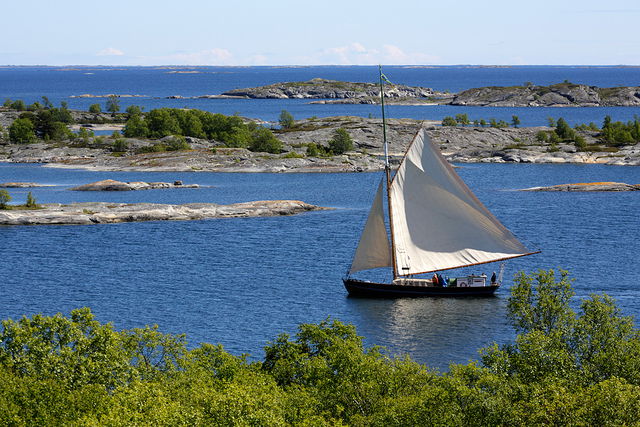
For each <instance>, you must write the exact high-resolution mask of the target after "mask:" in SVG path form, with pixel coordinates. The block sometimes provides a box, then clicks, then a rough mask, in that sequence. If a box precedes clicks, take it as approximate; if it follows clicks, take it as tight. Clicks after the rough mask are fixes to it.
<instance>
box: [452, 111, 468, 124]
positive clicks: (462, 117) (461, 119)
mask: <svg viewBox="0 0 640 427" xmlns="http://www.w3.org/2000/svg"><path fill="white" fill-rule="evenodd" d="M455 120H456V122H457V123H459V124H461V125H462V126H466V125H468V124H469V117H468V116H467V114H466V113H464V114H456V119H455Z"/></svg>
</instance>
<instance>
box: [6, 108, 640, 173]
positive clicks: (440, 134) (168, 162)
mask: <svg viewBox="0 0 640 427" xmlns="http://www.w3.org/2000/svg"><path fill="white" fill-rule="evenodd" d="M1 114H2V113H0V115H1ZM420 126H426V127H427V129H428V134H429V136H430V137H431V138H432V140H433V141H435V142H436V143H437V144H438V145H439V147H440V149H441V151H442V153H443V155H444V156H445V157H446V158H447V160H449V161H450V162H458V163H476V162H491V163H505V162H506V163H599V164H609V165H636V166H638V165H640V144H638V143H635V144H627V145H622V146H619V147H607V146H604V145H603V144H602V142H601V141H600V140H599V139H598V137H597V136H598V132H596V131H579V132H578V133H579V134H580V135H581V136H582V137H583V138H584V140H585V143H586V149H584V150H578V149H577V148H576V145H575V144H574V143H572V142H562V141H561V142H559V143H557V144H554V143H553V142H551V141H549V140H548V139H545V140H540V138H539V135H540V134H541V133H542V134H545V135H549V134H550V133H551V132H553V128H551V127H547V126H539V127H530V128H493V127H472V126H440V122H423V121H420V120H413V119H390V120H388V122H387V137H388V141H389V143H390V147H389V149H390V154H391V156H392V161H394V162H397V161H398V160H399V159H400V158H401V157H402V155H403V153H404V151H405V149H406V147H407V145H408V144H409V142H410V141H411V139H412V138H413V136H414V135H415V133H416V132H417V130H418V128H419V127H420ZM337 129H344V130H345V131H346V132H347V133H348V134H349V135H350V137H351V139H352V140H353V148H352V149H351V150H350V151H348V152H346V153H344V154H340V155H331V156H326V155H322V154H313V153H311V152H309V147H310V145H311V144H314V145H316V146H319V147H325V148H326V147H328V145H329V142H330V140H331V138H332V136H333V135H334V134H335V132H336V130H337ZM273 133H274V135H275V137H276V138H277V139H278V140H279V141H280V142H281V143H282V148H281V150H280V153H265V152H259V151H258V152H255V151H250V150H248V149H246V148H234V147H226V146H225V145H224V144H223V143H221V142H219V141H216V140H210V139H203V138H194V137H185V141H186V143H187V147H188V149H182V150H177V151H159V152H154V151H151V150H149V148H152V147H154V146H155V145H156V144H159V143H162V141H163V140H164V139H161V140H153V139H141V138H124V141H125V143H126V144H127V149H126V151H124V152H120V153H114V151H113V144H114V142H115V139H113V138H109V137H106V138H104V139H103V140H102V142H101V143H98V142H96V141H94V142H92V143H90V144H85V143H76V142H71V143H68V144H61V143H56V142H51V141H49V142H44V141H43V142H37V143H31V144H11V143H4V145H2V144H3V143H2V142H0V161H4V162H15V163H44V164H46V165H47V166H50V167H61V168H70V169H88V170H96V171H157V172H172V171H175V172H185V171H194V172H198V171H208V172H277V173H282V172H367V171H378V170H382V168H383V166H384V164H383V160H382V155H383V149H382V124H381V120H380V119H367V118H362V117H352V116H345V117H326V118H310V119H305V120H299V121H296V122H295V125H294V126H292V127H291V128H289V129H274V130H273ZM167 138H170V137H167ZM545 138H546V137H545Z"/></svg>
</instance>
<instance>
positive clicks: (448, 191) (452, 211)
mask: <svg viewBox="0 0 640 427" xmlns="http://www.w3.org/2000/svg"><path fill="white" fill-rule="evenodd" d="M378 193H379V194H380V189H378ZM390 196H391V206H392V218H391V224H392V232H393V237H394V246H395V247H394V250H395V254H396V262H397V272H396V273H397V274H398V275H408V274H418V273H426V272H431V271H437V270H445V269H449V268H455V267H464V266H470V265H475V264H481V263H486V262H492V261H498V260H503V259H508V258H514V257H518V256H523V255H527V254H530V253H531V252H530V251H529V250H528V249H527V248H526V247H525V246H524V245H523V244H522V243H520V241H518V239H516V237H515V236H514V235H513V234H512V233H511V232H510V231H509V230H507V229H506V228H505V227H504V226H503V225H502V224H500V222H499V221H498V220H497V219H496V218H495V217H494V216H493V215H492V214H491V212H489V210H488V209H487V208H486V207H485V206H484V205H483V204H482V203H481V202H480V201H479V200H478V199H477V197H476V196H475V195H474V194H473V193H472V192H471V190H470V189H469V188H468V187H467V186H466V184H465V183H464V182H463V181H462V179H460V177H459V176H458V174H456V172H455V171H454V170H453V168H452V167H451V165H449V163H448V162H447V161H446V160H445V159H444V157H443V156H442V154H440V151H439V150H438V148H437V147H436V146H435V145H434V144H433V143H432V142H431V141H430V139H429V137H428V135H427V134H426V132H425V130H424V129H421V130H420V131H419V132H418V134H417V135H416V137H415V138H414V140H413V142H412V144H411V146H410V148H409V150H408V151H407V153H406V155H405V158H404V159H403V161H402V163H401V165H400V167H399V169H398V172H397V173H396V175H395V177H394V178H393V182H392V184H391V190H390ZM376 197H380V196H376ZM372 211H373V209H372ZM369 220H371V214H370V215H369ZM369 220H368V221H367V226H368V225H369ZM363 237H364V236H363ZM385 237H386V235H385ZM360 245H362V240H361V241H360ZM358 249H360V247H359V248H358Z"/></svg>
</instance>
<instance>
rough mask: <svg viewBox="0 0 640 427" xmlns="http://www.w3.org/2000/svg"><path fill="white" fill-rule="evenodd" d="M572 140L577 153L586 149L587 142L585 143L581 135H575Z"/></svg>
mask: <svg viewBox="0 0 640 427" xmlns="http://www.w3.org/2000/svg"><path fill="white" fill-rule="evenodd" d="M574 140H575V144H576V148H577V149H578V151H584V150H585V149H586V148H587V141H585V139H584V137H583V136H582V135H576V137H575V138H574Z"/></svg>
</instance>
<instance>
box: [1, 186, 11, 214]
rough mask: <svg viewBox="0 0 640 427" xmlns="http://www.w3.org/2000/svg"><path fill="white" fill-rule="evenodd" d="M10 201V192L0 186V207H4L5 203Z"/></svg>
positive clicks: (5, 206)
mask: <svg viewBox="0 0 640 427" xmlns="http://www.w3.org/2000/svg"><path fill="white" fill-rule="evenodd" d="M10 201H11V194H9V192H8V191H7V190H5V189H3V188H0V209H6V208H7V203H9V202H10Z"/></svg>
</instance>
